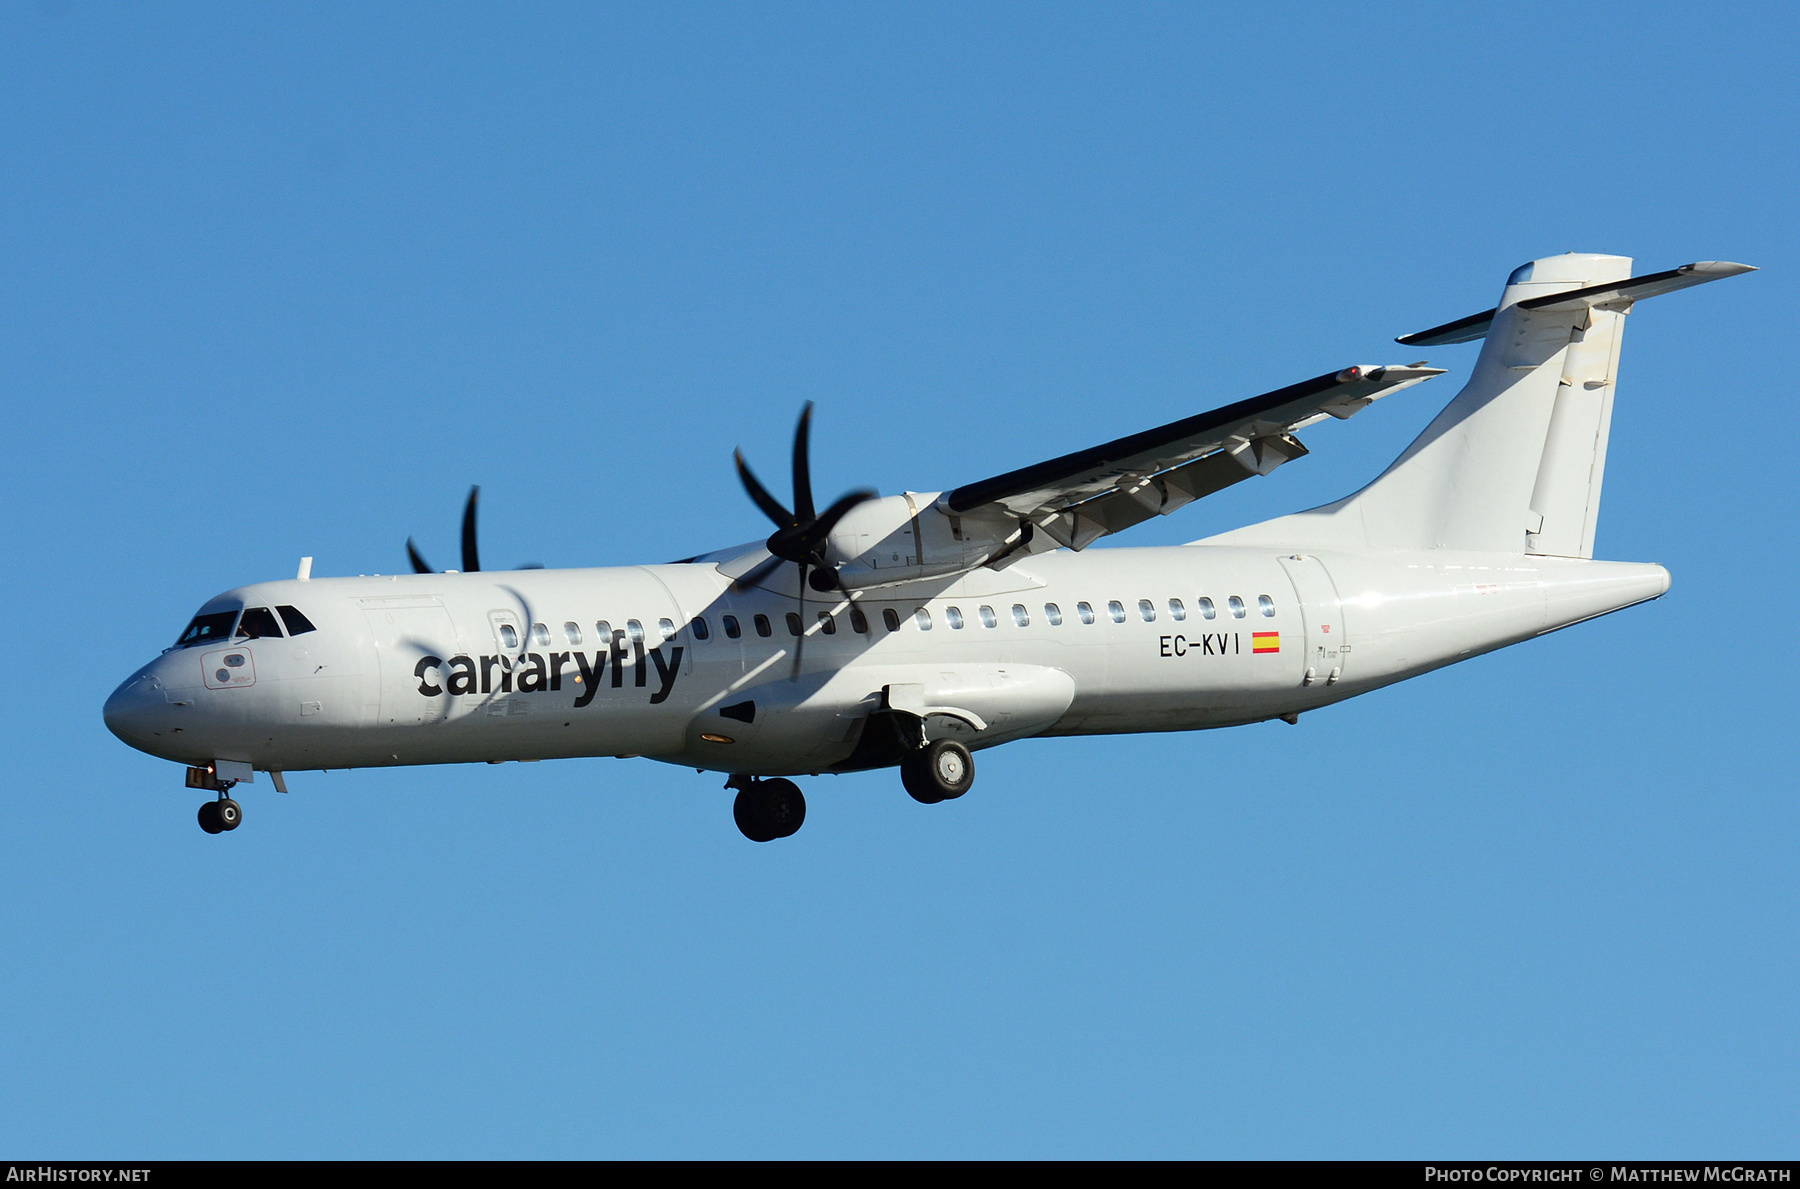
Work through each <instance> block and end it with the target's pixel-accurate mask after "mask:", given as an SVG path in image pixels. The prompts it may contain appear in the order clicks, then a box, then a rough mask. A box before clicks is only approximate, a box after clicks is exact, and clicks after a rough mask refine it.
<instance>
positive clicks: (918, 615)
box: [913, 607, 931, 632]
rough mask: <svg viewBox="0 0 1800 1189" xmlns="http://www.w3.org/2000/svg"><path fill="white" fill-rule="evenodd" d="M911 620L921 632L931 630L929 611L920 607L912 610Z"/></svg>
mask: <svg viewBox="0 0 1800 1189" xmlns="http://www.w3.org/2000/svg"><path fill="white" fill-rule="evenodd" d="M913 622H914V623H916V624H918V625H919V630H920V631H921V632H929V631H930V630H931V612H929V611H927V610H925V608H923V607H920V608H919V609H918V610H917V611H914V612H913Z"/></svg>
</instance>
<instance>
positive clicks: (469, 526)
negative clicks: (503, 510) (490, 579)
mask: <svg viewBox="0 0 1800 1189" xmlns="http://www.w3.org/2000/svg"><path fill="white" fill-rule="evenodd" d="M480 496H481V488H480V487H479V486H476V487H471V488H469V502H468V503H467V504H465V505H464V506H463V534H462V547H463V550H462V553H463V558H462V561H463V573H465V574H477V573H480V572H481V555H480V554H479V553H477V552H476V551H475V501H476V500H477V499H479V498H480Z"/></svg>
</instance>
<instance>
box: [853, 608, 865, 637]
mask: <svg viewBox="0 0 1800 1189" xmlns="http://www.w3.org/2000/svg"><path fill="white" fill-rule="evenodd" d="M850 630H851V631H853V632H855V633H856V634H857V635H859V636H866V635H868V634H869V617H868V616H867V615H864V614H863V613H862V609H861V608H860V607H852V608H850Z"/></svg>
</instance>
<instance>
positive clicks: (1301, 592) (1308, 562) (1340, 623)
mask: <svg viewBox="0 0 1800 1189" xmlns="http://www.w3.org/2000/svg"><path fill="white" fill-rule="evenodd" d="M1281 567H1282V569H1284V570H1286V571H1287V575H1288V580H1289V581H1291V582H1292V583H1293V584H1294V595H1295V597H1296V598H1298V599H1299V601H1300V616H1301V627H1302V631H1303V635H1302V637H1301V638H1300V639H1299V640H1296V641H1295V643H1296V644H1299V645H1301V646H1302V647H1303V648H1305V650H1306V652H1305V656H1306V665H1305V667H1304V668H1303V670H1302V673H1301V677H1300V684H1301V685H1303V686H1312V685H1332V684H1335V683H1336V682H1338V681H1339V680H1341V679H1342V678H1343V675H1344V663H1345V661H1347V660H1348V659H1349V655H1350V642H1349V640H1348V638H1347V637H1346V636H1345V632H1344V606H1343V601H1342V600H1341V599H1339V598H1338V591H1337V586H1336V584H1334V583H1333V582H1332V581H1331V575H1330V573H1328V572H1327V571H1326V569H1325V563H1324V562H1322V561H1320V560H1319V559H1318V558H1316V557H1312V556H1310V555H1307V554H1300V553H1297V554H1293V555H1291V556H1288V557H1283V558H1282V559H1281ZM1282 643H1283V645H1285V644H1286V641H1285V640H1284V641H1282Z"/></svg>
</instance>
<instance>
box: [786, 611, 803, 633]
mask: <svg viewBox="0 0 1800 1189" xmlns="http://www.w3.org/2000/svg"><path fill="white" fill-rule="evenodd" d="M787 625H788V635H790V636H798V635H799V634H800V633H801V632H803V631H805V630H806V629H805V628H804V627H802V626H801V623H800V613H799V612H798V611H789V612H788V613H787Z"/></svg>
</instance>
